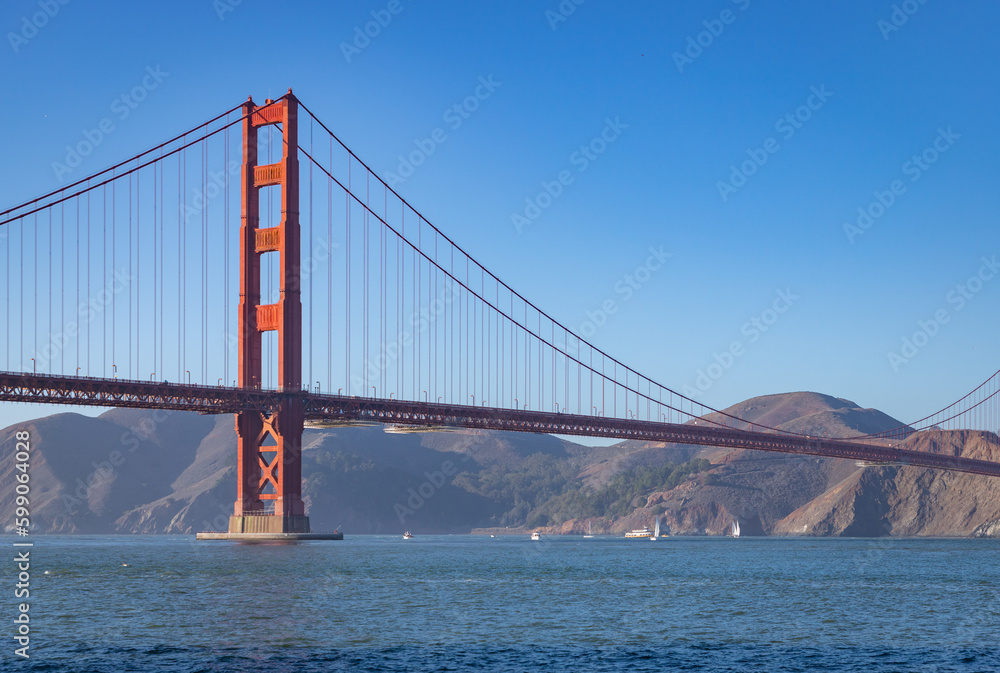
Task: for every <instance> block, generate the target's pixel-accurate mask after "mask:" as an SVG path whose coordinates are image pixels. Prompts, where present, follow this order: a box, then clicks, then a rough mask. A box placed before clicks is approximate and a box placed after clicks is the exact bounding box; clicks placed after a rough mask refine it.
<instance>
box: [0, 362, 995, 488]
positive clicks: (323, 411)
mask: <svg viewBox="0 0 1000 673" xmlns="http://www.w3.org/2000/svg"><path fill="white" fill-rule="evenodd" d="M289 397H299V398H301V399H302V400H303V402H304V406H305V414H306V419H307V420H311V421H324V422H330V423H348V422H356V421H367V422H373V423H383V424H398V425H406V426H420V427H459V428H470V429H477V430H505V431H508V432H528V433H539V434H557V435H579V436H587V437H605V438H610V439H623V440H624V439H633V440H641V441H655V442H669V443H675V444H694V445H701V446H718V447H725V448H739V449H756V450H759V451H775V452H780V453H795V454H805V455H813V456H822V457H826V458H846V459H850V460H864V461H869V462H875V463H898V464H901V465H912V466H917V467H926V468H933V469H941V470H950V471H954V472H968V473H972V474H982V475H988V476H994V477H1000V463H994V462H990V461H984V460H975V459H972V458H963V457H959V456H948V455H944V454H934V453H925V452H921V451H909V450H905V449H900V448H896V447H893V446H891V444H890V443H889V442H887V441H885V440H874V439H873V440H870V441H867V442H859V441H844V440H838V439H830V438H822V437H805V436H798V435H786V434H780V433H768V432H759V431H751V430H741V429H737V428H727V427H720V426H717V425H696V424H694V423H684V424H678V423H659V422H654V421H641V420H626V419H618V418H606V417H603V416H581V415H575V414H560V413H550V412H540V411H527V410H517V409H501V408H494V407H473V406H464V405H451V404H436V403H430V402H408V401H402V400H392V399H374V398H363V397H349V396H339V395H319V394H315V393H310V392H306V391H301V392H298V391H297V392H282V391H275V390H245V389H242V388H232V387H225V386H219V387H215V386H196V385H185V384H179V383H166V382H154V381H132V380H126V379H106V378H89V377H65V376H48V375H44V374H22V373H12V372H0V401H5V402H32V403H41V404H69V405H80V406H98V407H126V408H137V409H176V410H181V411H195V412H199V413H207V414H228V413H238V412H240V411H248V410H260V411H266V410H273V409H276V408H277V406H278V405H279V404H280V403H281V401H282V400H285V399H288V398H289Z"/></svg>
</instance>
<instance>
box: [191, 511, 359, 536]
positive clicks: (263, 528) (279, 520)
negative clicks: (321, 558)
mask: <svg viewBox="0 0 1000 673" xmlns="http://www.w3.org/2000/svg"><path fill="white" fill-rule="evenodd" d="M197 539H198V540H238V541H242V542H292V541H296V540H343V539H344V534H343V533H313V532H311V531H310V529H309V517H307V516H275V515H273V514H253V515H245V516H231V517H229V530H228V531H227V532H225V533H221V532H220V533H198V535H197Z"/></svg>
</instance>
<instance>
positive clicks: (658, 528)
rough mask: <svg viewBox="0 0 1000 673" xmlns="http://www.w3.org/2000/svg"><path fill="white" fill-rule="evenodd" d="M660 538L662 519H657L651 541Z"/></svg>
mask: <svg viewBox="0 0 1000 673" xmlns="http://www.w3.org/2000/svg"><path fill="white" fill-rule="evenodd" d="M658 537H660V517H656V526H654V527H653V537H651V538H649V539H650V540H655V539H657V538H658Z"/></svg>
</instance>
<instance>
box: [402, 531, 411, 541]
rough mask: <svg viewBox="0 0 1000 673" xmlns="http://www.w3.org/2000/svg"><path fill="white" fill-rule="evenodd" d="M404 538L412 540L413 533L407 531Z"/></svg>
mask: <svg viewBox="0 0 1000 673" xmlns="http://www.w3.org/2000/svg"><path fill="white" fill-rule="evenodd" d="M403 539H404V540H412V539H413V533H411V532H410V531H406V532H405V533H403Z"/></svg>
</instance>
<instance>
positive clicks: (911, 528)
mask: <svg viewBox="0 0 1000 673" xmlns="http://www.w3.org/2000/svg"><path fill="white" fill-rule="evenodd" d="M905 448H908V449H915V450H922V451H932V452H935V453H947V454H949V455H960V456H966V457H969V458H979V459H982V460H997V459H998V457H1000V438H998V437H997V436H996V435H995V434H993V433H985V432H969V431H961V432H944V431H937V432H929V433H921V435H919V436H915V437H911V438H910V440H909V441H908V442H906V444H905ZM998 521H1000V480H998V479H995V478H991V477H982V476H978V475H969V474H958V473H953V472H939V471H935V470H926V469H921V468H915V467H906V466H884V467H865V468H862V469H859V470H858V471H857V472H855V473H854V474H852V475H851V476H850V477H848V478H847V479H845V480H844V481H842V482H840V483H839V484H837V485H836V486H835V487H834V488H831V489H830V490H828V491H827V492H825V493H824V494H822V495H821V496H820V497H818V498H816V499H815V500H813V501H811V502H809V503H807V504H806V505H804V506H802V507H799V508H798V509H796V510H795V511H793V512H791V513H790V514H789V515H788V516H786V517H785V518H784V519H783V520H781V521H780V522H778V523H777V525H776V526H775V527H774V531H773V532H774V533H775V534H778V535H844V536H878V535H901V536H912V535H929V536H953V535H963V536H972V535H975V536H979V537H985V536H996V535H997V534H998V532H1000V530H998V529H1000V526H998V525H997V522H998Z"/></svg>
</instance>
